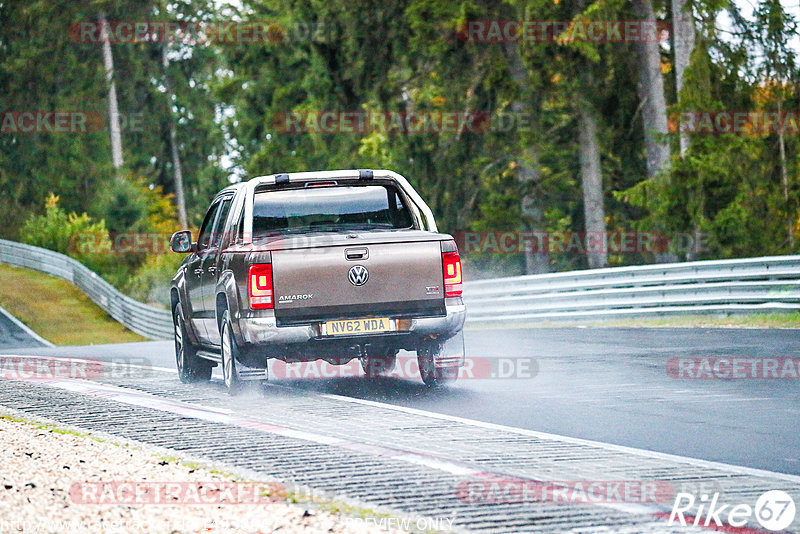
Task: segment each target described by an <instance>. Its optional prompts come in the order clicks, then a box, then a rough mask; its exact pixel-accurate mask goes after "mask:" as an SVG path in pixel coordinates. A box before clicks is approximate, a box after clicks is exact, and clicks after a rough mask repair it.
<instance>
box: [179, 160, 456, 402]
mask: <svg viewBox="0 0 800 534" xmlns="http://www.w3.org/2000/svg"><path fill="white" fill-rule="evenodd" d="M170 246H171V248H172V250H173V251H175V252H181V253H187V254H188V256H187V257H186V259H185V260H184V262H183V263H182V264H181V267H180V268H179V269H178V273H177V274H176V275H175V278H173V280H172V288H171V296H172V299H171V300H172V311H173V319H174V324H175V353H176V360H177V368H178V374H179V377H180V379H181V380H182V381H183V382H196V381H203V380H209V379H210V378H211V371H212V368H213V367H215V366H216V365H217V364H222V374H223V377H224V379H225V384H226V386H227V387H228V389H229V391H231V392H232V393H233V392H236V391H238V390H240V389H241V387H242V384H243V382H244V381H249V380H256V381H264V380H266V379H267V377H268V375H269V373H268V361H269V360H270V359H280V360H283V361H284V362H287V363H293V362H307V361H313V360H317V359H320V360H324V361H326V362H328V363H331V364H337V365H341V364H344V363H347V362H349V361H350V360H352V359H354V358H358V359H359V360H360V362H361V366H362V368H363V369H364V372H365V373H366V374H367V375H368V376H372V375H376V374H386V373H389V372H391V371H392V369H393V367H394V364H395V359H396V356H397V353H398V351H399V350H401V349H404V350H408V351H416V354H417V359H418V362H419V369H420V375H421V378H422V380H423V381H424V382H425V384H427V385H430V386H438V385H441V384H443V383H445V382H448V381H452V380H455V379H456V377H457V375H458V369H459V367H460V366H462V365H463V363H464V340H463V334H462V327H463V325H464V318H465V316H466V308H465V306H464V302H463V300H462V299H461V287H462V275H461V261H460V259H459V255H458V250H457V249H456V244H455V241H454V240H453V238H452V237H451V236H449V235H447V234H441V233H439V232H438V231H437V228H436V223H435V221H434V219H433V214H432V213H431V210H430V208H429V207H428V206H427V205H426V204H425V202H424V201H423V200H422V198H420V196H419V195H418V194H417V192H416V191H415V190H414V189H413V188H412V187H411V185H410V184H409V183H408V181H407V180H406V179H405V178H403V177H402V176H400V175H399V174H397V173H395V172H392V171H386V170H342V171H325V172H302V173H292V174H275V175H270V176H262V177H258V178H253V179H252V180H250V181H248V182H243V183H239V184H235V185H232V186H230V187H227V188H225V189H223V190H222V191H220V192H219V193H218V194H217V195H216V197H215V198H214V200H213V202H212V203H211V207H210V208H209V210H208V212H207V213H206V216H205V219H204V221H203V224H202V226H201V228H200V234H199V236H198V238H197V242H195V243H193V242H192V237H191V233H190V232H188V231H181V232H176V233H175V234H174V235H173V236H172V239H171V242H170Z"/></svg>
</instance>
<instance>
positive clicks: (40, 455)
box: [0, 418, 400, 534]
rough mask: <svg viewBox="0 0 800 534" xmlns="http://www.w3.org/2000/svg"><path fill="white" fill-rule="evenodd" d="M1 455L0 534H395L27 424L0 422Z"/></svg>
mask: <svg viewBox="0 0 800 534" xmlns="http://www.w3.org/2000/svg"><path fill="white" fill-rule="evenodd" d="M0 450H2V451H3V459H2V462H0V532H46V533H50V532H52V533H59V534H61V533H63V532H104V533H105V532H108V533H112V532H137V533H138V532H158V533H183V532H212V533H213V532H224V533H228V532H231V533H234V532H281V533H292V532H301V531H302V532H334V533H351V532H352V533H362V532H375V531H376V530H381V531H383V532H389V531H391V532H399V531H398V530H396V528H387V529H383V528H381V526H382V525H390V526H392V527H397V526H399V525H400V523H399V522H397V521H396V518H381V517H371V518H370V517H364V518H358V517H348V516H345V515H340V514H338V513H331V512H328V511H325V510H321V509H319V508H316V507H315V508H309V507H306V506H302V505H301V504H293V503H289V502H287V501H286V500H285V499H284V496H285V490H283V487H282V486H281V485H280V484H278V483H276V482H270V481H250V482H249V483H245V482H240V481H236V480H234V479H232V478H231V477H230V476H227V475H225V474H221V473H218V472H216V471H211V470H209V469H208V468H205V467H202V466H197V465H195V464H184V463H181V462H180V461H178V460H175V459H165V458H163V457H161V456H159V455H157V454H154V453H153V452H148V451H147V449H146V447H143V448H138V447H132V446H130V445H127V444H114V443H111V442H106V441H98V440H97V439H92V438H91V437H88V436H84V435H76V434H74V433H70V432H65V431H61V430H59V429H52V428H50V427H44V428H39V427H38V426H37V425H35V424H31V423H28V422H21V421H14V420H10V419H8V418H2V419H0ZM265 490H266V491H267V492H268V493H269V495H268V496H263V494H262V492H264V491H265ZM170 503H177V504H170Z"/></svg>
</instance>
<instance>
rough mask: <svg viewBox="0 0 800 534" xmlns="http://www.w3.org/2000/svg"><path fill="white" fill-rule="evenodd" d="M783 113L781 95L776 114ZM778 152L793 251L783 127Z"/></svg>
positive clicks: (792, 219)
mask: <svg viewBox="0 0 800 534" xmlns="http://www.w3.org/2000/svg"><path fill="white" fill-rule="evenodd" d="M782 113H783V97H779V98H778V116H779V117H780V116H782ZM778 154H779V157H780V166H781V185H782V186H783V200H784V202H785V203H786V211H787V213H789V217H788V219H787V221H786V224H787V231H788V241H789V248H790V249H791V250H792V251H794V217H793V215H792V214H793V212H792V210H791V209H789V170H788V168H787V165H786V140H785V138H784V135H783V128H778Z"/></svg>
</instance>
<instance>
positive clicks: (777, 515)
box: [669, 490, 796, 532]
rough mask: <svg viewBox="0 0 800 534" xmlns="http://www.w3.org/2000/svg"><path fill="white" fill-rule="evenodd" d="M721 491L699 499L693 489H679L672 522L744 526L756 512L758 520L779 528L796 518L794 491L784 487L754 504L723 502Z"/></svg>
mask: <svg viewBox="0 0 800 534" xmlns="http://www.w3.org/2000/svg"><path fill="white" fill-rule="evenodd" d="M719 495H720V494H719V493H714V494H713V496H712V497H711V498H710V499H709V497H708V495H702V496H701V497H700V502H696V499H695V496H694V495H692V494H691V493H678V494H677V495H676V496H675V502H674V504H673V505H672V512H671V513H670V514H669V524H670V525H672V524H674V523H675V522H676V521H677V522H678V523H680V524H681V525H682V526H686V525H687V524H690V525H695V526H702V527H709V526H710V527H712V528H713V529H714V530H716V528H715V527H723V526H725V524H726V523H727V524H728V525H730V526H731V527H735V528H741V527H744V526H745V525H746V524H747V523H748V522H749V521H750V520H751V519H752V518H753V516H755V519H756V521H758V523H759V524H760V525H761V526H762V527H764V528H765V529H767V530H770V531H773V532H777V531H779V530H784V529H785V528H787V527H788V526H789V525H791V524H792V522H793V521H794V518H795V512H796V508H795V503H794V499H793V498H792V496H791V495H789V494H788V493H786V492H785V491H781V490H771V491H767V492H766V493H763V494H762V495H761V496H760V497H759V498H758V500H756V504H755V507H751V506H750V505H749V504H742V503H740V504H735V505H734V504H720V503H719Z"/></svg>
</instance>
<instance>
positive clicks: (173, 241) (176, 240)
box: [169, 230, 194, 253]
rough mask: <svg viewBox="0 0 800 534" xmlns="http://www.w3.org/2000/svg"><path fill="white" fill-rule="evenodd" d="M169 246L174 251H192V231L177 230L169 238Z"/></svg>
mask: <svg viewBox="0 0 800 534" xmlns="http://www.w3.org/2000/svg"><path fill="white" fill-rule="evenodd" d="M169 248H170V250H171V251H172V252H179V253H186V252H191V251H192V249H193V248H194V247H193V246H192V233H191V232H190V231H189V230H181V231H180V232H175V233H174V234H172V237H171V238H170V239H169Z"/></svg>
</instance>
